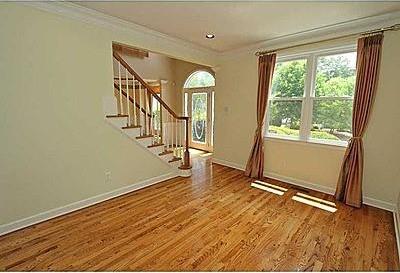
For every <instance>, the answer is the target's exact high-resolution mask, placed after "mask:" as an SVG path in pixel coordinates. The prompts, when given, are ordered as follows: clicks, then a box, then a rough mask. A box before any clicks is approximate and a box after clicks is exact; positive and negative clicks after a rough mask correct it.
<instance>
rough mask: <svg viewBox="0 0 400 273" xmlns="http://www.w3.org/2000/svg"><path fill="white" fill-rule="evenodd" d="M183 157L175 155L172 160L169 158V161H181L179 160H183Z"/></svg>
mask: <svg viewBox="0 0 400 273" xmlns="http://www.w3.org/2000/svg"><path fill="white" fill-rule="evenodd" d="M181 159H182V158H180V157H175V156H174V158H173V159H171V160H169V161H168V162H169V163H172V162H175V161H179V160H181Z"/></svg>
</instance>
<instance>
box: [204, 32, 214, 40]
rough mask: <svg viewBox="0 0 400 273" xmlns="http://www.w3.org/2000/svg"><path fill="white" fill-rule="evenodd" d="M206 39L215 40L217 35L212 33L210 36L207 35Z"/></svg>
mask: <svg viewBox="0 0 400 273" xmlns="http://www.w3.org/2000/svg"><path fill="white" fill-rule="evenodd" d="M206 38H207V39H214V38H215V35H214V34H211V33H210V34H207V35H206Z"/></svg>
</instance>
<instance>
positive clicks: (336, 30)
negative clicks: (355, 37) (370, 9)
mask: <svg viewBox="0 0 400 273" xmlns="http://www.w3.org/2000/svg"><path fill="white" fill-rule="evenodd" d="M396 23H397V24H398V23H400V11H395V12H391V13H385V14H382V15H377V16H370V17H364V18H359V19H355V20H351V21H347V22H342V23H337V24H332V25H328V26H324V27H319V28H314V29H311V30H306V31H302V32H297V33H293V34H288V35H284V36H280V37H276V38H273V39H269V40H265V41H262V42H259V43H254V44H250V45H248V46H244V47H240V48H238V49H233V50H229V51H225V52H223V53H221V54H220V57H221V58H222V59H230V58H232V57H235V56H238V55H241V54H248V53H251V54H253V53H255V52H256V51H259V50H268V49H273V48H276V47H280V46H291V45H296V44H299V43H307V42H314V41H318V40H321V39H330V38H335V37H340V36H344V35H348V34H357V33H360V32H365V31H369V30H371V29H376V28H381V27H386V26H389V25H393V24H396Z"/></svg>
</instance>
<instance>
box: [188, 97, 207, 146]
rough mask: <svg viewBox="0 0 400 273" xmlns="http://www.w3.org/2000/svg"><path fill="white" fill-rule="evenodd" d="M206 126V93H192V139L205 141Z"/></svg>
mask: <svg viewBox="0 0 400 273" xmlns="http://www.w3.org/2000/svg"><path fill="white" fill-rule="evenodd" d="M206 128H207V93H193V95H192V140H193V141H194V142H198V143H202V144H205V143H206V130H207V129H206Z"/></svg>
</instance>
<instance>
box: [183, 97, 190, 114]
mask: <svg viewBox="0 0 400 273" xmlns="http://www.w3.org/2000/svg"><path fill="white" fill-rule="evenodd" d="M188 98H189V94H188V93H186V92H185V94H184V103H183V115H184V116H185V117H187V116H188V103H189V101H188Z"/></svg>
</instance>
